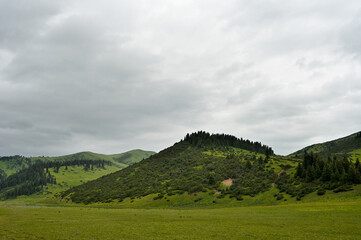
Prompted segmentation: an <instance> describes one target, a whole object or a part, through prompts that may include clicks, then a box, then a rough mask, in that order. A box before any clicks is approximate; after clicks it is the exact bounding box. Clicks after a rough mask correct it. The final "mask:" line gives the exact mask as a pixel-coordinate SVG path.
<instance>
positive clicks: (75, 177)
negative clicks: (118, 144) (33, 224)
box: [0, 150, 154, 204]
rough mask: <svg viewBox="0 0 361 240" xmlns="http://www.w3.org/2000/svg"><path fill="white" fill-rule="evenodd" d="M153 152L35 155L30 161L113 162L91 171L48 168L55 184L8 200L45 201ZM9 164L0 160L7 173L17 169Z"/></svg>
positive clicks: (137, 160) (32, 202)
mask: <svg viewBox="0 0 361 240" xmlns="http://www.w3.org/2000/svg"><path fill="white" fill-rule="evenodd" d="M152 154H154V152H150V151H143V150H132V151H129V152H125V153H120V154H113V155H105V154H97V153H92V152H81V153H76V154H71V155H66V156H59V157H36V158H31V159H32V161H36V160H38V159H39V160H42V161H64V160H71V159H83V160H90V159H91V160H107V161H111V162H113V163H114V164H113V165H112V166H106V167H105V169H102V168H96V167H95V168H94V170H93V171H90V170H89V171H85V170H84V169H83V167H82V166H80V167H77V166H70V167H68V170H65V167H61V168H60V169H59V173H55V172H54V169H49V171H50V173H51V174H52V175H54V176H55V178H56V180H57V184H55V185H54V184H48V186H47V187H45V188H44V190H43V191H42V192H40V193H36V194H33V195H31V196H24V197H20V198H18V199H15V200H9V201H10V202H22V203H26V204H35V203H41V202H42V201H46V200H47V199H49V198H51V197H52V196H53V195H54V194H56V193H58V192H61V191H64V190H66V189H68V188H70V187H74V186H77V185H80V184H82V183H84V182H88V181H90V180H94V179H97V178H100V177H102V176H104V175H108V174H110V173H113V172H116V171H118V170H120V169H122V168H124V167H127V166H128V165H129V164H132V163H135V162H139V161H141V160H142V159H143V158H146V157H148V156H150V155H152ZM7 166H12V164H11V165H9V163H7V162H2V161H0V168H2V167H4V169H7V170H8V171H7V174H9V175H10V174H11V173H14V172H16V171H17V169H18V168H16V167H14V166H12V168H6V167H7Z"/></svg>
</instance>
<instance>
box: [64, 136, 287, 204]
mask: <svg viewBox="0 0 361 240" xmlns="http://www.w3.org/2000/svg"><path fill="white" fill-rule="evenodd" d="M241 147H242V148H241ZM249 150H252V151H249ZM263 153H264V154H263ZM272 154H273V151H272V149H271V148H270V147H268V146H265V145H262V144H261V143H258V142H252V141H249V140H242V139H238V138H236V137H234V136H230V135H224V134H213V135H211V134H209V133H206V132H197V133H193V134H188V135H187V136H186V137H185V138H184V139H183V140H182V141H180V142H178V143H176V144H174V145H173V146H172V147H169V148H167V149H165V150H163V151H161V152H159V153H158V154H155V155H153V156H151V157H149V158H148V159H145V160H143V161H141V162H139V163H136V164H134V165H132V166H129V167H127V168H125V169H122V170H120V171H118V172H115V173H113V174H110V175H107V176H104V177H102V178H100V179H96V180H94V181H90V182H88V183H85V184H83V185H81V186H78V187H75V188H72V189H70V190H68V191H65V192H63V193H62V194H61V196H62V197H63V198H66V199H71V200H72V201H73V202H83V203H91V202H110V201H114V200H116V201H122V200H124V199H125V198H127V197H130V198H135V197H143V196H147V195H149V194H158V195H157V197H156V198H155V199H158V198H163V197H164V196H165V195H167V196H172V195H175V194H182V193H184V192H188V193H195V192H202V191H213V190H217V189H218V188H219V186H220V183H221V182H222V181H223V180H225V179H228V178H232V179H233V182H234V184H233V185H232V186H233V187H232V189H230V190H229V191H230V192H229V194H231V196H233V197H237V198H238V199H241V198H242V195H255V194H257V193H259V192H262V191H266V190H267V189H269V188H270V187H271V183H272V182H273V181H274V178H275V176H276V174H275V173H274V171H272V170H271V169H270V168H271V166H270V164H269V162H268V161H269V158H270V156H271V155H272ZM267 164H268V165H267ZM266 165H267V166H266ZM289 167H291V166H289ZM219 190H220V191H221V189H219ZM222 196H223V195H222Z"/></svg>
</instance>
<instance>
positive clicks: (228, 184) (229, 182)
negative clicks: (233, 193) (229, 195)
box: [222, 178, 233, 187]
mask: <svg viewBox="0 0 361 240" xmlns="http://www.w3.org/2000/svg"><path fill="white" fill-rule="evenodd" d="M232 183H233V180H232V179H231V178H228V179H226V180H224V181H223V182H222V184H224V185H226V186H228V187H229V186H231V185H232Z"/></svg>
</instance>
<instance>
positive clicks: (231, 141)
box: [183, 131, 274, 156]
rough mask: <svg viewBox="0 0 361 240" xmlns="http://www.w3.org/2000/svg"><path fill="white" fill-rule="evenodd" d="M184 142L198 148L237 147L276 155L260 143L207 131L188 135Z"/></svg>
mask: <svg viewBox="0 0 361 240" xmlns="http://www.w3.org/2000/svg"><path fill="white" fill-rule="evenodd" d="M183 141H186V142H189V143H190V144H191V145H192V146H196V147H201V148H202V147H203V148H204V147H207V148H209V147H210V146H213V147H235V148H241V149H244V150H248V151H251V152H257V153H262V154H265V155H266V156H271V155H273V154H274V152H273V149H272V148H271V147H269V146H266V145H263V144H262V143H260V142H253V141H250V140H248V139H242V138H241V139H239V138H237V137H235V136H232V135H228V134H210V133H208V132H205V131H199V132H196V133H192V134H187V135H186V136H185V138H184V139H183Z"/></svg>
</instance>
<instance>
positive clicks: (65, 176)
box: [0, 149, 154, 199]
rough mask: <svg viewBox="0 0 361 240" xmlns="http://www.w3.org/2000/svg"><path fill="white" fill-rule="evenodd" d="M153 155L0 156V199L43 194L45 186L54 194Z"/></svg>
mask: <svg viewBox="0 0 361 240" xmlns="http://www.w3.org/2000/svg"><path fill="white" fill-rule="evenodd" d="M152 154H154V152H151V151H143V150H139V149H137V150H132V151H128V152H125V153H120V154H113V155H105V154H98V153H92V152H80V153H75V154H70V155H65V156H58V157H31V158H27V157H23V156H18V155H17V156H10V157H0V199H1V198H5V199H6V198H9V197H16V196H19V195H30V194H33V193H35V192H39V191H42V190H43V189H44V186H46V192H48V193H55V192H58V191H60V190H65V189H67V188H69V187H74V186H76V185H79V184H81V183H83V182H86V181H89V180H93V179H96V178H99V177H101V176H103V175H106V174H109V173H112V172H115V171H117V170H119V169H122V168H124V167H127V166H129V165H131V164H134V163H136V162H139V161H141V160H142V159H145V158H147V157H149V156H151V155H152ZM55 186H56V187H55ZM54 191H55V192H54Z"/></svg>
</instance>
